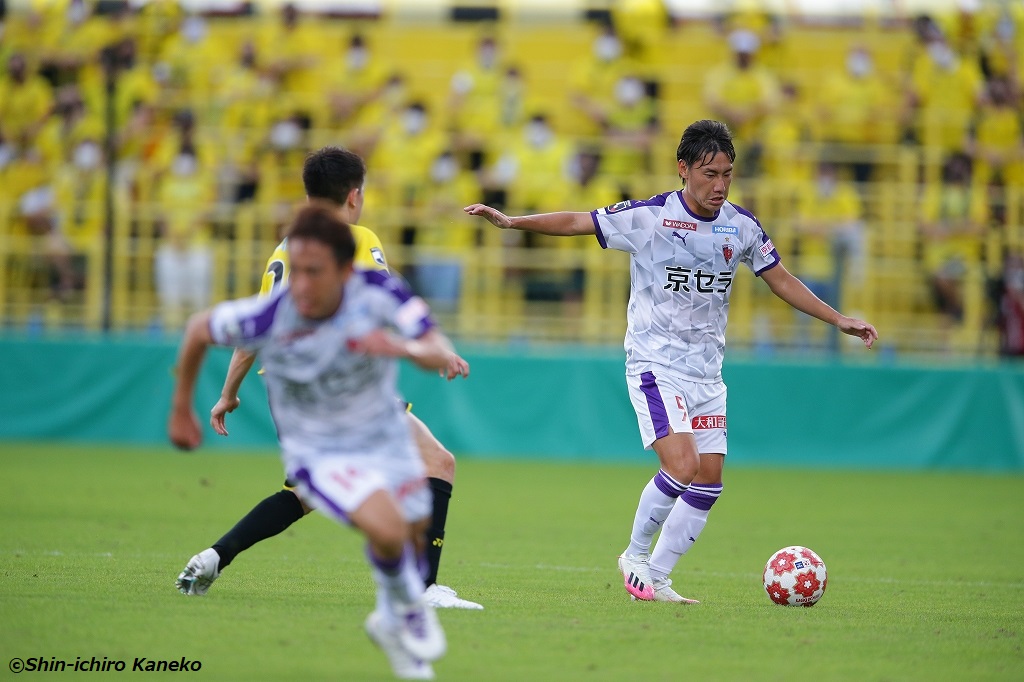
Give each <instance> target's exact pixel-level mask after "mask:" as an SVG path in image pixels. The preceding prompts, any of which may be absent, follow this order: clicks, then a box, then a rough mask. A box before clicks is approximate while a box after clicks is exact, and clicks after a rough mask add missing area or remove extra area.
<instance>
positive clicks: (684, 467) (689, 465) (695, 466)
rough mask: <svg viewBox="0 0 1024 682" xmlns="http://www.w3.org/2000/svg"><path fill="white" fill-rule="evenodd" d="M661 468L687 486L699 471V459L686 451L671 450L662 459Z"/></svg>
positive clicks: (694, 454)
mask: <svg viewBox="0 0 1024 682" xmlns="http://www.w3.org/2000/svg"><path fill="white" fill-rule="evenodd" d="M661 468H662V469H664V470H665V472H666V473H667V474H668V475H669V476H671V477H672V478H674V479H676V480H677V481H679V482H680V483H682V484H684V485H689V484H690V483H691V482H692V481H693V479H694V478H696V477H697V472H698V471H699V470H700V457H698V456H697V454H696V453H691V452H689V450H688V449H685V448H683V449H679V450H672V451H671V452H669V453H667V456H665V457H662V462H661Z"/></svg>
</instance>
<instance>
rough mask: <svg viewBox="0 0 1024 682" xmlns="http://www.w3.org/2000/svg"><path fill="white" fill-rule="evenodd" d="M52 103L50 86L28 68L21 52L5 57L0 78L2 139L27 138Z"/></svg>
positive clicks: (33, 133) (31, 135)
mask: <svg viewBox="0 0 1024 682" xmlns="http://www.w3.org/2000/svg"><path fill="white" fill-rule="evenodd" d="M52 107H53V89H52V88H51V87H50V84H49V83H47V82H46V80H45V79H44V78H43V77H42V76H38V75H36V74H34V73H32V72H31V71H30V70H29V66H28V62H27V60H26V59H25V57H24V56H23V55H21V54H13V55H11V56H10V57H9V58H8V60H7V74H6V76H5V77H4V78H2V79H0V132H2V133H3V136H4V138H5V139H7V140H9V141H11V142H17V141H19V140H21V139H22V138H24V137H28V138H29V140H28V141H29V142H31V141H32V138H34V137H35V135H36V134H37V133H38V132H39V128H40V127H41V126H42V125H43V122H44V121H45V120H46V117H47V116H48V115H49V113H50V109H51V108H52Z"/></svg>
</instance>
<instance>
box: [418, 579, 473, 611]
mask: <svg viewBox="0 0 1024 682" xmlns="http://www.w3.org/2000/svg"><path fill="white" fill-rule="evenodd" d="M423 599H424V601H426V602H427V603H428V604H430V605H431V606H433V607H434V608H435V609H469V610H474V611H481V610H483V608H484V607H483V606H482V605H481V604H477V603H476V602H475V601H469V600H468V599H463V598H462V597H460V596H459V595H458V594H456V593H455V590H453V589H452V588H450V587H448V586H447V585H438V584H437V583H434V584H433V585H431V586H430V587H428V588H427V591H426V592H424V593H423Z"/></svg>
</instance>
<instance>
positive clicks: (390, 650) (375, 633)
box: [364, 611, 434, 680]
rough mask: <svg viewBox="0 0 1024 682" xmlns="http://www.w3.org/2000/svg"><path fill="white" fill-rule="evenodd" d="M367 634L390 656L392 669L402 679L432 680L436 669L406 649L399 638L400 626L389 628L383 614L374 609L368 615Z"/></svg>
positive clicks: (389, 660) (389, 661)
mask: <svg viewBox="0 0 1024 682" xmlns="http://www.w3.org/2000/svg"><path fill="white" fill-rule="evenodd" d="M364 626H365V628H366V634H367V635H368V636H369V637H370V639H371V640H372V641H373V643H374V644H376V645H377V647H378V648H379V649H380V650H381V651H383V652H384V655H385V656H387V657H388V663H390V664H391V670H392V671H393V672H394V673H395V677H397V678H398V679H400V680H432V679H434V669H433V668H432V667H431V666H430V664H429V663H427V662H426V661H424V660H421V659H418V658H416V657H414V656H413V655H412V654H410V653H409V652H408V651H406V650H405V647H404V646H402V642H401V641H400V640H399V638H398V632H399V628H398V627H397V626H396V627H393V628H389V627H388V626H387V624H386V623H385V622H384V618H383V616H381V615H380V613H378V612H377V611H374V612H373V613H371V614H370V615H369V616H367V617H366V623H365V624H364Z"/></svg>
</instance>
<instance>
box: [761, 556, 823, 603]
mask: <svg viewBox="0 0 1024 682" xmlns="http://www.w3.org/2000/svg"><path fill="white" fill-rule="evenodd" d="M827 584H828V576H827V575H826V573H825V562H823V561H822V560H821V557H819V556H818V555H817V554H815V553H814V552H812V551H811V550H809V549H807V548H806V547H800V546H798V545H797V546H793V547H784V548H782V549H780V550H779V551H778V552H776V553H775V554H772V558H771V559H769V560H768V563H767V564H765V567H764V591H765V592H767V593H768V598H769V599H771V600H772V601H773V602H775V603H776V604H782V605H783V606H814V605H815V604H816V603H817V601H818V600H819V599H821V595H823V594H825V586H826V585H827Z"/></svg>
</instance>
